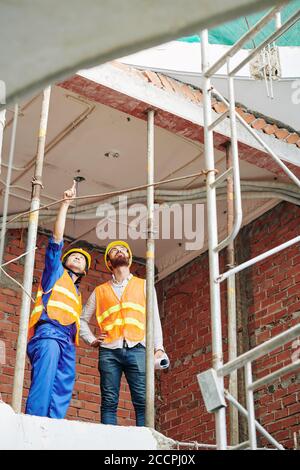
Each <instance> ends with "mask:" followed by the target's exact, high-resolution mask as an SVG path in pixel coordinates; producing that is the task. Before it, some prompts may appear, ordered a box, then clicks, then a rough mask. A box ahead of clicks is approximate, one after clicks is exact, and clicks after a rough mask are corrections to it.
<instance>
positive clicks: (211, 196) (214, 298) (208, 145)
mask: <svg viewBox="0 0 300 470" xmlns="http://www.w3.org/2000/svg"><path fill="white" fill-rule="evenodd" d="M201 51H202V73H203V111H204V144H205V166H206V171H207V179H206V190H207V223H208V248H209V277H210V308H211V329H212V355H213V367H214V369H215V370H218V369H219V368H220V367H222V365H223V348H222V321H221V299H220V288H219V286H218V283H216V282H215V279H217V278H218V276H219V274H218V273H219V254H218V252H217V250H216V248H217V246H218V230H217V227H218V225H217V200H216V188H215V185H214V182H215V162H214V143H213V131H212V130H211V129H209V126H210V124H211V121H212V116H211V114H212V112H211V83H210V79H209V78H208V77H206V76H205V72H206V70H208V67H209V63H208V31H207V30H204V31H203V32H202V41H201ZM220 387H221V390H223V388H224V382H223V380H221V381H220ZM215 418H216V440H217V448H218V449H219V450H225V449H226V448H227V437H226V414H225V408H224V407H223V408H220V409H219V410H218V411H216V413H215Z"/></svg>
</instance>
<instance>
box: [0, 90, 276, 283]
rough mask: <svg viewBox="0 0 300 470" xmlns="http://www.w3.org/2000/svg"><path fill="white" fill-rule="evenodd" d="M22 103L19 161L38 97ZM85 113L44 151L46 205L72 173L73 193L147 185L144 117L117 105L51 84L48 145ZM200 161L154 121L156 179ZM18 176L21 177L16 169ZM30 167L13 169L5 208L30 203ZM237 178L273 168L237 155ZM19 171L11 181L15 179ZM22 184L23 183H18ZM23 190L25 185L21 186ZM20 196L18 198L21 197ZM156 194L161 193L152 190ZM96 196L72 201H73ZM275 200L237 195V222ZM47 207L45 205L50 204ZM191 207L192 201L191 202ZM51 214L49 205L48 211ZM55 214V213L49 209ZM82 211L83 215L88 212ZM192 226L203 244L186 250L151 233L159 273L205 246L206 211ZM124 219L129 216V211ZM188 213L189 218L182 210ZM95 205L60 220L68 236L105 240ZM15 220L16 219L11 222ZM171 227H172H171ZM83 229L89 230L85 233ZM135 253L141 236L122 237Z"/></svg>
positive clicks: (32, 142) (192, 169) (31, 141)
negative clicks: (240, 214) (239, 202)
mask: <svg viewBox="0 0 300 470" xmlns="http://www.w3.org/2000/svg"><path fill="white" fill-rule="evenodd" d="M27 105H28V106H26V103H23V105H22V106H21V113H20V116H19V123H18V129H17V142H16V151H15V160H14V165H15V166H17V167H24V166H26V165H27V164H28V162H30V161H31V160H32V159H33V158H34V156H35V152H36V146H37V130H38V124H39V116H40V107H41V96H39V97H37V98H36V99H35V100H33V101H32V102H30V103H27ZM85 112H87V113H88V112H89V113H90V114H89V115H88V117H87V118H85V119H83V117H82V119H83V120H82V122H80V123H79V124H78V125H77V127H76V128H75V129H73V130H71V131H70V132H69V133H68V134H66V135H65V136H64V137H63V138H62V139H61V140H60V141H59V142H58V143H57V144H56V145H55V146H54V147H53V148H52V149H51V150H50V151H48V153H46V156H45V164H44V174H43V184H44V190H43V191H42V194H43V196H42V203H43V204H46V203H49V202H51V201H52V200H53V199H58V198H60V197H61V196H62V193H63V191H64V190H65V189H67V188H68V187H70V186H71V185H72V179H73V177H74V176H76V175H80V176H83V177H84V178H85V181H84V182H82V183H80V184H79V196H82V195H90V194H99V193H104V192H110V191H115V190H120V189H127V188H130V187H132V186H138V185H144V184H146V168H147V129H146V123H145V121H142V120H139V119H137V118H135V117H132V116H129V115H127V114H124V113H122V112H119V111H118V110H115V109H112V108H109V107H107V106H103V105H101V104H99V103H92V102H88V101H86V100H84V99H82V98H80V97H79V96H76V95H74V94H73V93H70V92H68V91H67V90H65V89H62V88H60V87H57V86H56V87H53V89H52V95H51V106H50V115H49V125H48V133H47V146H49V144H51V142H52V141H53V140H54V139H56V137H57V136H58V135H60V133H61V132H62V131H63V130H64V129H66V128H67V127H68V126H69V125H70V123H72V122H74V121H76V119H77V118H78V117H79V116H80V115H83V116H84V114H83V113H85ZM11 117H12V113H11V111H8V119H7V122H8V126H7V127H6V130H5V133H4V144H3V161H4V162H7V160H8V152H9V145H10V133H11V128H12V126H11V124H9V121H10V118H11ZM108 151H114V152H118V153H119V155H120V156H119V158H113V157H106V156H105V153H106V152H108ZM224 157H225V154H224V153H222V152H220V151H216V162H217V164H216V167H217V168H218V170H219V171H220V172H221V171H222V170H224V169H225V158H224ZM203 168H204V159H203V146H202V144H196V143H195V142H191V141H188V140H187V139H184V138H182V137H179V136H177V135H175V134H173V133H171V132H168V131H166V130H164V129H161V128H157V127H156V128H155V181H159V180H162V179H167V178H174V177H179V176H184V175H188V174H193V173H196V172H199V171H200V170H201V169H203ZM20 175H21V176H20ZM32 175H33V168H32V167H31V168H30V169H29V171H25V172H20V171H13V178H12V183H13V186H16V185H17V186H18V187H13V188H12V189H11V192H12V194H13V195H11V197H10V201H9V213H11V214H12V213H15V212H18V211H25V210H27V209H28V208H29V199H30V192H31V178H32ZM5 177H6V169H5V168H4V167H3V168H2V174H1V178H2V180H4V179H5ZM241 177H242V179H247V180H255V181H258V180H260V181H266V180H267V181H273V179H274V175H273V174H271V173H270V172H268V171H266V170H263V169H261V168H257V167H255V166H253V165H251V164H249V163H247V162H244V161H242V162H241ZM17 178H18V181H16V179H17ZM203 183H204V177H200V178H198V179H197V180H183V181H180V182H177V183H172V184H167V185H164V186H162V187H161V189H164V190H165V189H173V190H174V189H176V190H177V192H179V191H180V190H183V189H193V188H194V189H195V188H198V187H199V185H201V184H202V185H203ZM22 188H23V189H22ZM24 189H25V190H24ZM15 195H18V196H21V197H22V198H26V199H27V200H23V199H22V198H20V197H16V196H15ZM157 200H158V201H160V200H161V198H160V197H157ZM94 201H95V200H89V201H83V202H78V203H77V204H78V206H79V205H82V204H88V203H91V202H94ZM277 202H278V200H275V199H273V200H270V199H266V198H264V199H255V200H253V199H245V200H244V201H243V209H244V223H248V222H249V221H250V220H252V219H254V218H255V217H257V216H259V215H260V214H262V213H263V212H264V211H266V210H267V209H269V208H270V207H272V205H274V204H275V203H277ZM51 209H52V208H51ZM193 210H195V207H194V208H193ZM225 211H226V206H225V201H219V202H218V215H219V222H220V232H219V236H220V237H221V236H222V237H223V236H225V231H226V214H225V213H224V212H225ZM50 214H52V212H51V213H50ZM54 216H55V215H54ZM87 217H88V219H87ZM204 219H205V220H204V226H203V227H202V222H201V226H200V228H199V230H202V228H203V231H204V244H203V247H202V248H201V249H198V250H196V251H189V250H186V249H185V242H186V241H187V240H186V239H185V238H184V237H183V239H182V240H178V239H176V240H172V239H171V240H157V242H156V265H157V267H158V270H159V273H160V277H164V276H165V275H167V274H168V273H170V272H172V271H174V270H175V269H177V268H179V267H180V266H181V265H183V264H184V263H186V262H187V261H189V260H191V259H193V258H194V257H195V256H197V255H199V253H200V252H201V251H203V250H205V249H206V234H207V230H206V215H205V218H204ZM129 220H131V219H130V218H129ZM189 220H191V217H189ZM98 222H99V218H97V217H96V206H93V208H92V209H90V210H89V211H88V210H87V211H85V212H83V213H82V214H81V215H80V216H79V215H78V216H77V217H76V218H75V220H74V216H71V217H70V218H69V220H68V222H67V225H66V235H68V236H70V237H72V238H78V237H79V238H82V239H84V240H87V241H88V242H90V243H94V244H97V245H100V246H105V245H106V244H107V242H108V240H104V241H103V240H99V239H98V238H97V235H96V228H95V227H96V225H97V223H98ZM40 225H41V226H43V227H44V228H47V229H51V228H52V226H53V217H52V219H51V220H50V221H49V220H48V221H47V220H44V219H43V218H40ZM16 226H18V225H16ZM177 228H178V227H177ZM87 232H88V233H87ZM129 241H130V243H131V245H132V248H133V252H134V255H135V256H138V257H144V256H145V249H146V242H145V240H137V241H131V240H129Z"/></svg>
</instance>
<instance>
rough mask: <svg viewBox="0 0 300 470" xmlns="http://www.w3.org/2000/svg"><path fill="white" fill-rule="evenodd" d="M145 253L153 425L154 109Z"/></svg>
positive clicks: (151, 422) (150, 418)
mask: <svg viewBox="0 0 300 470" xmlns="http://www.w3.org/2000/svg"><path fill="white" fill-rule="evenodd" d="M147 138H148V142H147V184H148V185H151V186H149V187H148V188H147V209H148V210H147V253H146V300H147V307H146V315H147V316H146V426H148V427H151V428H154V427H155V405H154V399H155V383H154V320H153V306H154V276H155V269H154V250H155V242H154V186H153V183H154V111H153V110H150V111H148V126H147Z"/></svg>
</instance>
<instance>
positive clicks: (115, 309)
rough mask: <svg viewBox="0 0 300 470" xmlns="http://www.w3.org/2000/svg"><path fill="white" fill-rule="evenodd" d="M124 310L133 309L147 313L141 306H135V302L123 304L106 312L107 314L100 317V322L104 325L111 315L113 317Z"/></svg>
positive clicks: (104, 313)
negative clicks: (113, 314)
mask: <svg viewBox="0 0 300 470" xmlns="http://www.w3.org/2000/svg"><path fill="white" fill-rule="evenodd" d="M124 308H131V309H132V310H137V311H138V312H141V313H143V314H145V313H146V309H145V307H142V306H141V305H139V304H135V303H134V302H121V303H120V304H119V305H114V306H113V307H110V308H108V309H107V310H105V312H103V313H102V315H101V316H100V317H99V319H98V321H99V322H100V323H102V322H103V320H105V318H107V317H109V315H111V314H112V313H116V312H119V311H120V310H122V309H124Z"/></svg>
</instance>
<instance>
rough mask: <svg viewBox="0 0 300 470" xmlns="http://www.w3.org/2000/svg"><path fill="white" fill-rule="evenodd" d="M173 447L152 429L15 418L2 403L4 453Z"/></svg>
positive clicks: (0, 424) (0, 418) (0, 443)
mask: <svg viewBox="0 0 300 470" xmlns="http://www.w3.org/2000/svg"><path fill="white" fill-rule="evenodd" d="M172 443H173V441H172V440H171V439H168V438H166V437H165V436H163V435H162V434H160V433H158V432H156V431H154V430H151V429H149V428H137V427H134V426H132V427H125V426H110V425H103V424H94V423H85V422H79V421H68V420H58V419H50V418H40V417H38V416H28V415H23V414H16V413H15V412H14V411H13V409H12V408H11V407H10V406H9V405H7V404H5V403H3V402H0V449H1V450H4V449H5V450H46V449H47V450H48V449H49V450H54V449H57V450H63V449H64V450H75V449H76V450H138V449H142V450H155V449H170V448H172Z"/></svg>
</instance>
